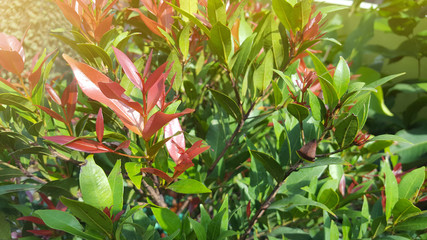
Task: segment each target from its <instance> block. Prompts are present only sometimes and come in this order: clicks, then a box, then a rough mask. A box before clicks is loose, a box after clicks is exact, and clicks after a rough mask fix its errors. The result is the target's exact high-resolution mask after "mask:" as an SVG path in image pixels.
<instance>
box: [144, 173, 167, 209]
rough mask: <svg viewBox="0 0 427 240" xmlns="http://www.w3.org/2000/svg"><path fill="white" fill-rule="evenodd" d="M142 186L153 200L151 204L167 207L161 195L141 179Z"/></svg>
mask: <svg viewBox="0 0 427 240" xmlns="http://www.w3.org/2000/svg"><path fill="white" fill-rule="evenodd" d="M142 185H144V187H145V188H146V189H147V191H148V192H149V193H150V195H151V197H152V198H153V202H154V203H155V204H156V205H159V206H160V207H167V206H168V205H167V204H166V203H165V200H164V198H163V196H162V195H161V194H159V193H158V191H156V190H155V189H154V188H153V187H152V186H151V185H150V184H148V183H147V182H146V181H145V180H144V179H142Z"/></svg>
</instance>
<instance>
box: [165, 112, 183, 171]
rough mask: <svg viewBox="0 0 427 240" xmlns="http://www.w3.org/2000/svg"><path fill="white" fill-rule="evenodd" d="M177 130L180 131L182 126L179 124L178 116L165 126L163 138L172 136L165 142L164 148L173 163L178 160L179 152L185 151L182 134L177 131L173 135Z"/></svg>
mask: <svg viewBox="0 0 427 240" xmlns="http://www.w3.org/2000/svg"><path fill="white" fill-rule="evenodd" d="M178 132H182V128H181V125H180V124H179V120H178V118H175V119H173V120H172V121H170V122H169V123H168V124H167V125H166V126H165V138H169V137H172V136H173V137H172V138H171V139H170V140H169V141H167V142H166V148H167V150H168V152H169V155H170V156H171V157H172V159H173V161H174V162H175V163H177V162H178V159H179V157H180V156H181V154H182V153H184V152H185V138H184V134H183V133H179V134H178V135H176V136H174V135H175V134H176V133H178Z"/></svg>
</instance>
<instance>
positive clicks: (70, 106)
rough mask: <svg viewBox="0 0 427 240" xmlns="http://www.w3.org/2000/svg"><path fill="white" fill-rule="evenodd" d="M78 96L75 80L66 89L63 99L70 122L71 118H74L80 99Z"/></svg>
mask: <svg viewBox="0 0 427 240" xmlns="http://www.w3.org/2000/svg"><path fill="white" fill-rule="evenodd" d="M77 95H78V92H77V82H76V80H75V79H73V81H72V82H71V83H70V84H69V85H68V86H67V87H66V88H65V90H64V92H63V93H62V98H61V102H62V104H63V106H64V105H65V106H64V107H66V116H67V119H68V121H71V118H72V117H73V116H74V112H75V110H76V103H77V98H78V96H77Z"/></svg>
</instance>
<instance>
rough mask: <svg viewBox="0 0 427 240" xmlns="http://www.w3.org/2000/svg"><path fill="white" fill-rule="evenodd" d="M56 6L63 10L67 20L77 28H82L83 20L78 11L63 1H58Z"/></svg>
mask: <svg viewBox="0 0 427 240" xmlns="http://www.w3.org/2000/svg"><path fill="white" fill-rule="evenodd" d="M55 2H56V5H58V7H59V9H61V11H62V13H63V14H64V16H65V18H66V19H67V20H68V21H69V22H70V23H71V24H72V25H73V26H75V27H77V28H80V23H81V19H80V16H79V15H78V14H77V13H76V11H75V10H74V9H73V8H72V7H71V6H70V5H68V4H66V3H65V2H63V1H61V0H56V1H55Z"/></svg>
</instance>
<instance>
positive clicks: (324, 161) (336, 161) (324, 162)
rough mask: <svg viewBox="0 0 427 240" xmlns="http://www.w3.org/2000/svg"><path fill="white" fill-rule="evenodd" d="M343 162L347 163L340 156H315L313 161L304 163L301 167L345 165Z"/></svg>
mask: <svg viewBox="0 0 427 240" xmlns="http://www.w3.org/2000/svg"><path fill="white" fill-rule="evenodd" d="M345 164H348V163H347V162H346V161H345V160H344V159H342V158H334V157H327V158H317V159H316V161H315V162H312V163H308V164H304V165H303V166H302V167H301V168H313V167H318V166H329V165H345Z"/></svg>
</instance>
